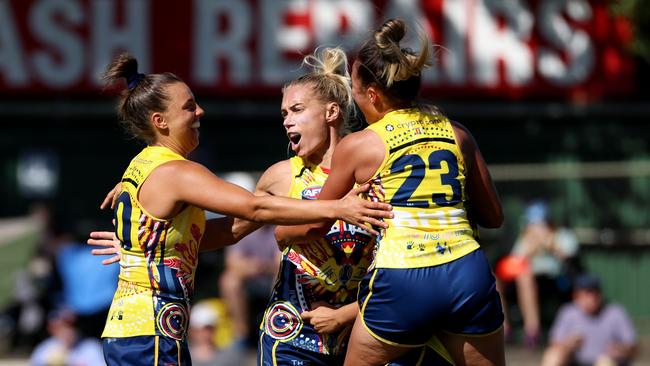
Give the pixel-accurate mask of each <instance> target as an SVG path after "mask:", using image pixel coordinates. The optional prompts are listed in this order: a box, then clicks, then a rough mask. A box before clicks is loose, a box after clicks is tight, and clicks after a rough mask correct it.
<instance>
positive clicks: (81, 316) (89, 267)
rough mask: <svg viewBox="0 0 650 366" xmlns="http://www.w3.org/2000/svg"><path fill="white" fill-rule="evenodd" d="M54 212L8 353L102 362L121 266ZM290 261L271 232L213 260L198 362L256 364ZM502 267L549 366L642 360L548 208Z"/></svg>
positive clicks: (623, 316)
mask: <svg viewBox="0 0 650 366" xmlns="http://www.w3.org/2000/svg"><path fill="white" fill-rule="evenodd" d="M225 178H226V179H228V180H230V181H231V182H233V183H236V184H239V185H241V186H243V187H244V188H247V189H249V190H251V189H252V188H253V187H254V184H255V180H254V179H253V178H252V176H251V175H247V174H245V173H237V174H234V175H229V176H227V177H225ZM52 212H53V210H51V208H49V207H48V206H47V205H44V204H39V205H34V207H33V210H32V212H31V215H30V219H31V220H33V223H34V225H35V227H38V228H41V229H40V230H39V232H40V235H39V244H38V245H37V250H36V251H35V252H34V254H33V256H32V258H31V259H30V261H29V264H28V265H27V266H26V267H25V269H24V270H22V271H20V272H18V273H14V274H13V276H14V277H13V278H14V280H15V285H14V293H13V301H12V302H11V303H10V304H9V305H8V306H6V307H5V308H4V309H2V319H3V321H4V323H5V324H9V325H10V327H9V329H10V330H9V331H8V332H7V335H8V337H5V339H4V340H3V341H4V342H5V343H6V344H4V349H5V350H6V351H5V352H6V353H8V354H14V355H30V356H29V357H30V363H31V364H33V365H66V364H75V365H81V364H86V365H96V364H102V363H103V355H102V350H101V344H100V342H99V338H100V336H101V332H102V327H103V325H104V322H105V319H106V316H107V312H108V308H109V306H110V303H111V299H112V296H113V292H114V290H115V287H116V284H117V275H118V272H119V266H118V265H116V264H115V265H102V264H101V261H102V259H103V258H101V257H97V256H93V255H92V254H91V252H90V251H91V248H90V247H89V246H88V245H86V244H85V235H87V233H85V232H80V229H79V228H75V226H74V225H72V224H71V223H69V222H66V221H65V220H63V219H62V218H60V217H55V216H54V215H53V213H52ZM487 250H490V248H487ZM207 254H214V253H207ZM204 255H205V254H204ZM206 257H207V256H206ZM279 258H280V251H279V249H278V247H277V245H276V243H275V238H274V228H273V227H272V226H267V227H264V228H263V229H261V230H259V231H257V232H256V233H254V234H253V235H250V236H248V237H247V238H246V239H245V240H242V242H240V243H238V244H236V245H234V246H231V247H228V248H227V249H226V250H224V251H222V252H221V253H220V255H217V256H211V257H210V261H209V263H208V264H207V266H208V267H209V268H208V269H209V270H211V271H217V272H218V276H217V277H218V281H214V280H213V279H208V278H206V279H201V278H200V277H197V283H198V285H197V287H199V288H197V293H198V294H199V295H198V296H197V299H195V300H198V301H196V302H195V305H194V306H193V309H192V313H191V317H190V324H189V326H190V330H189V342H190V350H191V353H192V357H193V362H194V364H197V365H206V366H207V365H221V366H224V365H241V364H244V363H245V362H247V361H246V360H247V359H248V360H250V359H251V358H250V356H251V355H252V354H254V350H255V344H256V342H257V338H258V334H257V332H258V327H259V322H260V319H261V317H262V315H263V314H262V313H263V311H264V308H265V306H266V303H267V301H268V296H269V293H270V291H271V288H272V286H273V281H274V279H275V276H276V272H277V269H278V264H279ZM494 269H495V274H496V275H497V278H498V286H499V290H500V293H501V295H502V303H503V305H504V311H505V314H506V320H505V324H504V327H505V336H506V341H507V342H508V343H509V344H515V343H520V344H522V345H523V346H524V347H527V348H529V349H536V350H539V351H542V350H543V349H544V347H545V346H547V348H546V350H545V351H544V353H543V360H542V361H541V362H542V365H544V366H552V365H571V364H577V365H627V364H629V363H630V362H631V361H632V360H633V359H634V357H635V355H636V354H637V352H638V341H637V337H636V332H635V329H634V326H633V324H632V321H631V320H630V318H629V316H628V315H627V313H626V311H625V309H624V308H623V307H622V306H620V305H617V304H616V303H615V302H611V303H610V302H608V301H606V296H605V294H603V292H602V290H603V289H602V286H601V282H600V280H599V279H598V277H597V276H595V275H593V274H590V273H588V271H587V269H586V268H584V266H583V265H582V264H581V262H580V255H579V243H578V240H577V238H576V236H575V234H574V233H573V232H572V231H571V230H570V229H569V228H565V227H562V226H561V225H559V224H558V223H557V222H556V220H553V219H552V217H551V214H550V210H549V207H548V206H547V204H546V203H544V202H543V201H533V202H532V203H531V204H530V205H529V206H528V207H527V208H526V209H525V211H524V213H523V215H522V219H521V230H520V233H519V235H518V237H517V239H516V241H515V242H514V243H513V245H512V249H511V252H510V253H509V254H508V255H506V256H503V257H501V258H500V259H499V260H497V261H496V263H495V265H494ZM199 276H200V275H199ZM520 327H521V329H520Z"/></svg>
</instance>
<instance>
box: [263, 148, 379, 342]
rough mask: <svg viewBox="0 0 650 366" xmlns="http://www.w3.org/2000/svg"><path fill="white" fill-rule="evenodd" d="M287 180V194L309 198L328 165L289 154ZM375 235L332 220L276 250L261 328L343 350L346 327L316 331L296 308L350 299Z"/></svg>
mask: <svg viewBox="0 0 650 366" xmlns="http://www.w3.org/2000/svg"><path fill="white" fill-rule="evenodd" d="M290 162H291V174H292V176H293V180H292V183H291V189H290V191H289V194H288V196H289V197H292V198H301V199H308V200H314V199H316V198H318V195H319V194H320V190H321V187H322V185H323V183H325V180H326V179H327V175H328V173H329V171H326V170H324V169H322V168H321V167H319V166H315V165H312V164H309V163H308V162H305V161H303V160H302V159H301V158H300V157H293V158H291V159H290ZM374 246H375V241H374V238H373V236H372V235H370V234H369V233H368V232H367V231H366V230H364V229H362V228H360V227H357V226H354V225H349V224H347V223H345V222H342V221H336V222H335V223H334V224H333V225H332V228H331V229H330V231H329V232H328V233H327V235H326V236H325V237H324V238H322V239H319V240H314V241H309V242H304V243H299V244H292V245H290V246H289V247H288V248H286V249H285V250H284V252H283V253H282V254H283V255H282V263H281V267H280V271H279V274H278V280H277V282H276V284H275V286H274V289H273V293H272V296H271V300H270V304H269V306H268V307H267V310H266V313H265V314H264V319H263V320H262V324H261V330H262V332H264V334H267V335H269V336H270V337H272V338H274V339H275V340H276V341H279V342H285V343H288V344H290V345H292V346H295V347H297V348H301V349H306V350H310V351H313V352H318V353H323V354H330V355H338V354H342V353H343V352H345V349H346V346H347V339H348V337H349V334H350V330H351V327H346V328H345V329H344V330H342V331H340V332H338V333H335V334H318V333H317V332H316V331H315V330H314V328H313V327H312V326H311V325H310V324H309V323H303V321H302V319H301V318H300V313H301V312H303V311H306V310H313V309H314V308H315V306H317V305H319V304H318V303H326V304H329V305H330V306H333V307H339V306H342V305H346V304H349V303H351V302H354V301H356V299H357V285H358V283H359V282H360V281H361V279H362V278H363V277H364V276H365V275H366V273H367V271H368V268H369V266H370V264H371V263H372V257H373V251H374Z"/></svg>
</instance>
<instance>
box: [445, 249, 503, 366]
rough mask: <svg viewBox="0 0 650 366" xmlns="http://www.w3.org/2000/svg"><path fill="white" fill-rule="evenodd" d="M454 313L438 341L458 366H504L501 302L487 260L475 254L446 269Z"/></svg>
mask: <svg viewBox="0 0 650 366" xmlns="http://www.w3.org/2000/svg"><path fill="white" fill-rule="evenodd" d="M446 276H448V277H447V278H448V283H450V284H453V286H452V287H450V291H451V292H450V293H449V294H448V298H449V299H453V301H452V302H451V308H450V309H451V310H450V312H449V313H448V314H446V316H445V320H444V321H442V324H441V328H442V331H440V332H439V333H438V337H439V338H440V340H441V341H442V343H443V344H444V346H445V348H446V349H447V350H448V351H449V353H450V354H451V356H452V358H453V359H454V361H455V363H456V364H457V365H459V366H464V365H472V366H474V365H476V366H482V365H497V366H500V365H505V351H504V336H503V311H502V309H501V298H500V296H499V293H498V292H497V290H496V283H495V279H494V276H493V275H492V271H491V269H490V266H489V264H488V261H487V258H486V257H485V254H484V253H483V251H482V250H476V251H474V252H472V253H470V254H467V255H466V256H464V257H462V258H459V259H457V260H455V261H453V262H450V263H449V264H448V265H446Z"/></svg>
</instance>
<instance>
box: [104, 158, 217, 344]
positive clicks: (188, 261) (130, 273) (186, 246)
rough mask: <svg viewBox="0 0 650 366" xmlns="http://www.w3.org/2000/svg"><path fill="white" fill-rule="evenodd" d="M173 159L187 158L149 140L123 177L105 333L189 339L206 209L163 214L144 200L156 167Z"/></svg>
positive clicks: (192, 207) (115, 212) (105, 334)
mask: <svg viewBox="0 0 650 366" xmlns="http://www.w3.org/2000/svg"><path fill="white" fill-rule="evenodd" d="M173 160H184V158H183V157H182V156H181V155H178V154H176V153H174V152H173V151H171V150H169V149H167V148H165V147H161V146H149V147H146V148H145V149H144V150H142V152H140V153H139V154H138V155H137V156H136V157H135V158H133V160H132V161H131V163H130V165H129V166H128V168H127V169H126V171H125V173H124V176H123V177H122V192H121V193H120V195H119V198H118V200H117V204H116V207H115V211H114V215H115V233H116V235H117V238H118V239H119V240H120V241H121V242H122V248H121V255H122V258H121V260H120V275H119V282H118V287H117V290H116V292H115V296H114V298H113V303H112V305H111V308H110V311H109V314H108V319H107V321H106V326H105V328H104V333H103V334H102V337H104V338H122V337H134V336H148V335H157V336H165V337H169V338H172V339H176V340H183V339H185V334H186V331H187V325H188V319H189V298H190V296H191V294H192V292H193V289H194V274H195V270H196V266H197V263H198V251H199V244H200V241H201V237H202V236H203V233H204V230H205V212H204V211H203V210H202V209H200V208H198V207H194V206H190V205H187V206H186V207H185V208H184V209H183V210H182V211H181V212H180V213H178V214H177V215H176V216H175V217H173V218H171V219H161V218H157V217H155V216H153V215H151V214H150V213H149V212H147V210H146V209H145V208H144V207H142V205H141V203H140V201H139V200H138V193H139V191H140V187H142V183H144V181H145V180H146V179H147V178H148V177H149V175H150V174H151V172H152V171H153V170H154V169H155V168H157V167H158V166H160V165H161V164H164V163H166V162H169V161H173Z"/></svg>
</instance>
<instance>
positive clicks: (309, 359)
mask: <svg viewBox="0 0 650 366" xmlns="http://www.w3.org/2000/svg"><path fill="white" fill-rule="evenodd" d="M344 360H345V355H344V354H342V355H339V356H332V355H325V354H322V353H318V352H313V351H309V350H306V349H302V348H298V347H294V346H292V345H289V344H287V343H284V342H281V341H279V340H277V339H274V338H272V337H269V336H268V335H266V334H264V333H262V334H261V336H260V342H259V343H258V345H257V365H258V366H276V365H292V366H293V365H295V366H329V365H333V366H336V365H343V361H344Z"/></svg>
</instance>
